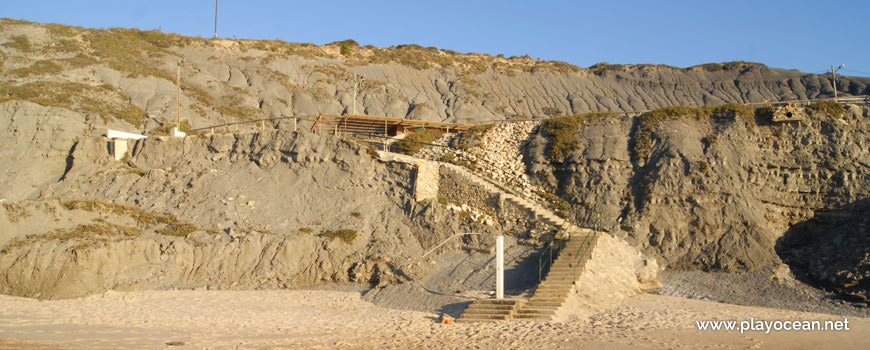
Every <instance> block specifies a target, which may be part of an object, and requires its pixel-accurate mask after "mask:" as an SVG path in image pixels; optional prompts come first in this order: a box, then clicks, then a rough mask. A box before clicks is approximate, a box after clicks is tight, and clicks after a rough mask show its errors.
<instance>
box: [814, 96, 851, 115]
mask: <svg viewBox="0 0 870 350" xmlns="http://www.w3.org/2000/svg"><path fill="white" fill-rule="evenodd" d="M807 109H809V110H811V111H813V114H818V113H821V114H824V115H827V116H829V117H832V118H842V117H843V115H844V114H845V113H846V111H845V110H844V109H843V106H841V105H840V104H839V103H837V101H834V100H824V101H818V102H813V103H811V104H810V105H809V106H807Z"/></svg>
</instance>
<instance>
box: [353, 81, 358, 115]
mask: <svg viewBox="0 0 870 350" xmlns="http://www.w3.org/2000/svg"><path fill="white" fill-rule="evenodd" d="M356 85H357V83H356V74H354V75H353V115H356Z"/></svg>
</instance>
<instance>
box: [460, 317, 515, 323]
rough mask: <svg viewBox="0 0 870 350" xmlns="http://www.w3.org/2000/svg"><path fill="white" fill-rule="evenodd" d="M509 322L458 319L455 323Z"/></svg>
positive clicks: (485, 319)
mask: <svg viewBox="0 0 870 350" xmlns="http://www.w3.org/2000/svg"><path fill="white" fill-rule="evenodd" d="M503 321H507V320H494V319H489V318H462V317H460V318H457V319H456V320H454V321H453V322H456V323H479V322H503Z"/></svg>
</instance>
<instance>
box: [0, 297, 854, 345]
mask: <svg viewBox="0 0 870 350" xmlns="http://www.w3.org/2000/svg"><path fill="white" fill-rule="evenodd" d="M0 305H2V307H0V348H2V349H176V348H177V349H285V348H286V349H291V348H293V349H298V348H304V349H338V348H341V349H347V348H360V349H362V348H386V349H399V348H403V349H409V348H411V349H414V348H440V349H444V348H450V349H465V348H468V349H493V348H500V349H540V348H546V349H550V348H553V349H573V348H580V347H587V348H589V347H591V348H607V349H758V348H760V349H819V348H831V349H833V348H836V349H866V348H868V347H870V337H868V336H867V335H868V334H870V319H866V318H852V317H849V318H848V320H849V328H850V330H848V331H845V330H842V331H771V332H770V333H766V332H764V331H747V332H745V333H743V334H741V333H740V332H739V331H736V330H735V331H721V330H720V331H699V330H698V329H697V327H696V321H705V320H736V321H741V320H747V321H748V320H750V319H755V320H764V321H776V320H782V321H784V320H807V321H816V320H818V321H822V322H824V321H826V320H832V321H843V319H844V317H843V316H834V315H827V314H814V313H804V312H797V311H786V310H779V309H768V308H760V307H746V306H737V305H729V304H720V303H713V302H707V301H697V300H690V299H683V298H678V297H671V296H660V295H650V294H644V295H640V296H637V297H634V298H630V299H627V300H625V301H624V302H623V303H622V304H620V305H619V306H618V307H616V308H614V309H611V310H608V311H605V312H601V313H597V314H593V315H589V316H588V317H575V318H573V319H571V320H568V321H565V322H556V321H549V322H521V321H513V322H508V323H492V324H454V325H441V324H438V323H437V322H436V316H437V315H435V314H432V313H426V312H418V311H405V310H394V309H386V308H382V307H379V306H376V305H374V304H371V303H368V302H366V301H363V300H362V299H361V298H360V296H359V293H357V292H344V291H323V290H294V291H140V292H108V293H104V294H100V295H94V296H90V297H86V298H81V299H73V300H58V301H39V300H35V299H26V298H17V297H10V296H0Z"/></svg>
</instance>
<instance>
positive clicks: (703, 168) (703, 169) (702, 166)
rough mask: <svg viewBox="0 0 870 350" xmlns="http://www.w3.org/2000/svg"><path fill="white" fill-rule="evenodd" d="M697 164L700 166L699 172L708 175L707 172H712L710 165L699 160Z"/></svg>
mask: <svg viewBox="0 0 870 350" xmlns="http://www.w3.org/2000/svg"><path fill="white" fill-rule="evenodd" d="M696 164H697V165H698V170H700V171H701V172H702V173H705V174H706V173H707V171H708V170H710V164H708V163H707V162H706V161H703V160H699V161H698V162H697V163H696Z"/></svg>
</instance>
